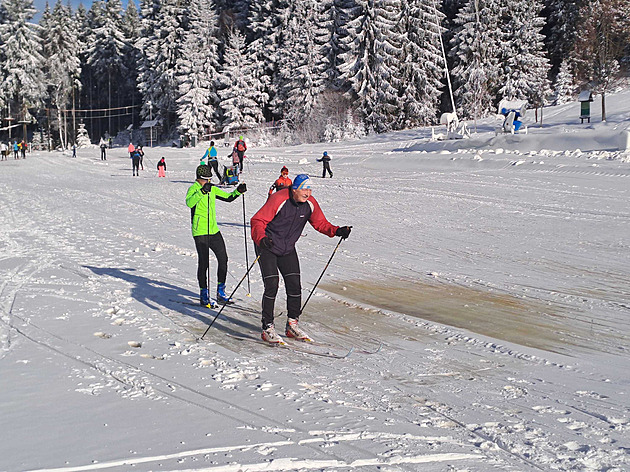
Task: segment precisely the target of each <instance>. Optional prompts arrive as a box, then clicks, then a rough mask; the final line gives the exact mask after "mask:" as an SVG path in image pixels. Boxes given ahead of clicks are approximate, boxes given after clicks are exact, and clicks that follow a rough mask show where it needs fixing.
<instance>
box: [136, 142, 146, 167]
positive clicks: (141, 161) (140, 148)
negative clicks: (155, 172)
mask: <svg viewBox="0 0 630 472" xmlns="http://www.w3.org/2000/svg"><path fill="white" fill-rule="evenodd" d="M136 151H137V152H138V154H139V155H140V169H141V170H144V164H143V162H144V151H143V150H142V146H138V147H136Z"/></svg>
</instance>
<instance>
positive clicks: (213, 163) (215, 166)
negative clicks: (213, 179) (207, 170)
mask: <svg viewBox="0 0 630 472" xmlns="http://www.w3.org/2000/svg"><path fill="white" fill-rule="evenodd" d="M208 165H210V166H212V169H213V170H214V175H216V176H217V179H219V181H221V174H219V161H217V160H216V159H212V160H209V161H208Z"/></svg>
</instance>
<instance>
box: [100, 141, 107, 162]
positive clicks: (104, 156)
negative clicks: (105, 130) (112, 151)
mask: <svg viewBox="0 0 630 472" xmlns="http://www.w3.org/2000/svg"><path fill="white" fill-rule="evenodd" d="M100 148H101V161H106V160H107V144H106V143H105V141H103V140H101V145H100Z"/></svg>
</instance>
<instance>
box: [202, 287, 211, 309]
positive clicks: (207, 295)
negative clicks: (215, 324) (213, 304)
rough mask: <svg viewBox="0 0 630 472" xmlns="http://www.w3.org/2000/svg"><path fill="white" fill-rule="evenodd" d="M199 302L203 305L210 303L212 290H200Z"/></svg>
mask: <svg viewBox="0 0 630 472" xmlns="http://www.w3.org/2000/svg"><path fill="white" fill-rule="evenodd" d="M199 304H200V305H202V306H208V305H210V291H209V290H208V289H207V288H202V289H201V292H199Z"/></svg>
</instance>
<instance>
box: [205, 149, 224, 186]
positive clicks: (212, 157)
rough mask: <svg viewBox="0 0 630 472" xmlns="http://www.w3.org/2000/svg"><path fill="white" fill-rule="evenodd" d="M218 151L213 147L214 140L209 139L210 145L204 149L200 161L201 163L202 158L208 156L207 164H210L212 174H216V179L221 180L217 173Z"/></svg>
mask: <svg viewBox="0 0 630 472" xmlns="http://www.w3.org/2000/svg"><path fill="white" fill-rule="evenodd" d="M218 156H219V153H218V152H217V148H215V147H214V141H210V147H209V148H208V149H206V153H205V154H204V155H203V157H202V158H201V163H202V164H203V160H204V159H205V158H206V157H207V158H208V165H209V166H212V169H213V170H214V175H216V176H217V179H219V180H221V176H220V175H219V158H218Z"/></svg>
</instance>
